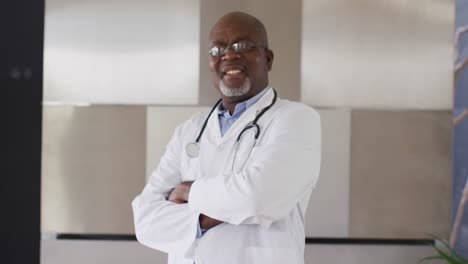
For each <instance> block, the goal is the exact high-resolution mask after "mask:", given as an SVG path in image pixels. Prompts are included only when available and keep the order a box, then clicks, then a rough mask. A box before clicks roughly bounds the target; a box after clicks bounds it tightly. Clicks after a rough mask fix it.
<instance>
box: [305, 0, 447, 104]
mask: <svg viewBox="0 0 468 264" xmlns="http://www.w3.org/2000/svg"><path fill="white" fill-rule="evenodd" d="M302 12H303V13H302V14H303V15H302V17H303V25H302V60H301V63H302V67H301V85H302V86H301V87H302V88H301V96H302V98H301V99H302V100H303V101H304V102H306V103H308V104H311V105H314V106H326V107H337V106H344V107H353V108H356V107H359V108H379V109H451V107H452V87H453V73H452V71H453V28H454V25H453V24H454V1H450V0H415V1H394V0H333V1H329V0H304V1H303V10H302Z"/></svg>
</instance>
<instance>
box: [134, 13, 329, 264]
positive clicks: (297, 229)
mask: <svg viewBox="0 0 468 264" xmlns="http://www.w3.org/2000/svg"><path fill="white" fill-rule="evenodd" d="M209 56H210V69H211V73H212V79H213V86H214V87H215V88H216V90H218V91H219V93H220V96H221V99H220V101H218V103H217V104H216V105H215V106H214V107H213V109H212V111H211V112H205V113H200V114H197V115H195V116H193V117H192V118H190V119H189V120H187V121H185V122H184V123H183V124H181V125H179V126H178V127H177V129H176V130H175V132H174V135H173V137H172V139H171V140H170V142H169V144H168V146H167V148H166V152H165V153H164V155H163V157H162V158H161V161H160V163H159V165H158V167H157V169H156V170H155V171H154V172H153V174H152V175H151V178H150V180H149V182H148V183H147V185H146V186H145V188H144V190H143V192H142V193H141V194H140V195H139V196H138V197H136V198H135V200H134V201H133V203H132V206H133V211H134V220H135V229H136V236H137V239H138V241H139V242H140V243H142V244H143V245H146V246H148V247H151V248H154V249H157V250H160V251H164V252H167V253H169V263H170V264H194V263H196V264H220V263H223V264H229V263H233V264H234V263H235V264H246V263H260V264H266V263H268V264H276V263H278V264H285V263H288V264H291V263H292V264H295V263H298V264H301V263H304V246H305V232H304V221H305V219H304V216H305V211H306V208H307V205H308V202H309V197H310V194H311V192H312V190H313V189H314V187H315V183H316V181H317V178H318V175H319V168H320V152H321V149H320V147H321V132H320V118H319V115H318V113H317V112H316V111H315V110H314V109H312V108H310V107H308V106H306V105H304V104H301V103H297V102H290V101H287V100H282V99H279V96H280V95H278V94H277V92H276V91H275V90H274V89H273V88H272V87H270V86H268V72H269V71H270V70H271V67H272V64H273V52H272V51H271V50H270V49H269V48H268V38H267V33H266V30H265V27H264V25H263V24H262V22H260V21H259V20H258V19H257V18H255V17H253V16H251V15H249V14H246V13H241V12H233V13H229V14H226V15H224V16H223V17H221V18H220V19H219V20H218V21H217V23H216V24H215V25H214V27H213V29H212V30H211V33H210V47H209ZM310 221H313V219H310Z"/></svg>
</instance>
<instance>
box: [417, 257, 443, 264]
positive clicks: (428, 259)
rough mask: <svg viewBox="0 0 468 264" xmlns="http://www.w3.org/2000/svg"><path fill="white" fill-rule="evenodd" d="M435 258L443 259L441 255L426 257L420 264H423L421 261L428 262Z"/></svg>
mask: <svg viewBox="0 0 468 264" xmlns="http://www.w3.org/2000/svg"><path fill="white" fill-rule="evenodd" d="M434 259H443V258H442V257H441V256H430V257H425V258H423V259H421V260H420V261H419V262H418V264H421V263H424V262H427V261H430V260H434Z"/></svg>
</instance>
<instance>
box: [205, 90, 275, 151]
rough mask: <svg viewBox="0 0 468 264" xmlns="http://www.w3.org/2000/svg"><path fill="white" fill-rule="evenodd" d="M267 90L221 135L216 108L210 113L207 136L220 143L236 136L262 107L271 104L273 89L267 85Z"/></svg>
mask: <svg viewBox="0 0 468 264" xmlns="http://www.w3.org/2000/svg"><path fill="white" fill-rule="evenodd" d="M266 89H268V91H267V92H266V93H265V94H264V95H263V96H262V97H261V98H260V99H259V100H258V101H257V102H256V103H255V104H253V105H252V106H250V107H249V108H248V109H247V110H246V111H245V112H244V113H243V114H242V115H241V116H240V117H239V119H237V120H236V122H234V124H233V125H232V126H231V127H230V128H229V130H228V131H227V132H226V134H224V136H221V129H220V124H219V118H218V114H219V111H220V110H219V108H217V109H216V113H215V114H213V115H211V117H210V120H209V121H208V125H207V126H208V131H209V137H210V138H211V139H213V140H214V141H215V143H216V144H221V143H223V142H226V141H227V140H229V139H231V138H232V137H234V136H236V137H237V136H238V135H239V133H240V132H241V130H242V129H243V128H244V127H245V126H246V125H247V124H248V123H250V122H252V121H253V120H254V119H255V117H256V115H257V113H259V112H260V111H261V110H262V109H263V108H265V107H267V106H268V105H270V104H271V100H273V96H274V93H273V89H272V88H271V87H267V88H266Z"/></svg>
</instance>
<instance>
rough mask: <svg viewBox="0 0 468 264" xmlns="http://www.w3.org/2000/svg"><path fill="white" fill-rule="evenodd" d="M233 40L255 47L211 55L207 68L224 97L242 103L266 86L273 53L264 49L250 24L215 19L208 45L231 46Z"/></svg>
mask: <svg viewBox="0 0 468 264" xmlns="http://www.w3.org/2000/svg"><path fill="white" fill-rule="evenodd" d="M234 43H244V44H245V43H248V44H249V45H250V44H251V45H254V46H255V47H253V48H250V49H247V51H244V52H235V51H234V50H233V48H228V49H227V51H226V53H225V54H224V55H220V56H211V55H210V71H211V74H212V80H213V85H214V87H216V89H218V90H219V91H220V93H221V97H222V98H223V100H225V101H230V102H241V101H245V100H247V99H249V98H250V97H253V96H255V95H256V94H258V93H259V92H260V91H262V90H263V89H264V88H265V87H266V86H267V85H268V71H270V69H271V65H272V63H273V52H272V51H270V50H268V49H267V48H265V45H266V40H264V39H262V37H261V36H260V34H258V32H257V30H255V28H254V27H252V25H251V24H248V23H247V22H243V21H239V20H237V21H236V20H233V19H225V20H222V21H220V22H218V23H217V24H216V26H215V27H214V28H213V30H212V31H211V34H210V48H212V47H215V46H218V47H224V48H226V47H231V45H232V44H234Z"/></svg>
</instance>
